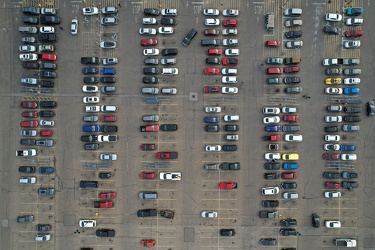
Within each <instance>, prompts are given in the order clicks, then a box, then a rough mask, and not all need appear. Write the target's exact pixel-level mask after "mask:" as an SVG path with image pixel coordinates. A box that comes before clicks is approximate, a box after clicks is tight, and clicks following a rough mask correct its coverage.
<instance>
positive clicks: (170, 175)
mask: <svg viewBox="0 0 375 250" xmlns="http://www.w3.org/2000/svg"><path fill="white" fill-rule="evenodd" d="M159 179H160V180H172V181H179V180H181V172H161V173H160V174H159Z"/></svg>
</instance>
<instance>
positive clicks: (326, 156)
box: [323, 153, 340, 160]
mask: <svg viewBox="0 0 375 250" xmlns="http://www.w3.org/2000/svg"><path fill="white" fill-rule="evenodd" d="M323 159H324V160H340V154H329V153H325V154H323Z"/></svg>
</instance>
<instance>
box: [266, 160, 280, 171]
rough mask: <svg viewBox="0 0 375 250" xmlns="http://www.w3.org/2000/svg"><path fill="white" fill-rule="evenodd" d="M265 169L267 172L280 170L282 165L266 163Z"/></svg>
mask: <svg viewBox="0 0 375 250" xmlns="http://www.w3.org/2000/svg"><path fill="white" fill-rule="evenodd" d="M264 169H266V170H279V169H280V163H277V162H266V163H264Z"/></svg>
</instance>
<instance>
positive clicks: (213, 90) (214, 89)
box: [203, 86, 220, 94]
mask: <svg viewBox="0 0 375 250" xmlns="http://www.w3.org/2000/svg"><path fill="white" fill-rule="evenodd" d="M203 91H204V93H211V94H212V93H220V87H219V86H204V88H203Z"/></svg>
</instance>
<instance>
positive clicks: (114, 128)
mask: <svg viewBox="0 0 375 250" xmlns="http://www.w3.org/2000/svg"><path fill="white" fill-rule="evenodd" d="M100 131H102V132H106V133H111V132H117V126H114V125H103V126H101V127H100Z"/></svg>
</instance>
